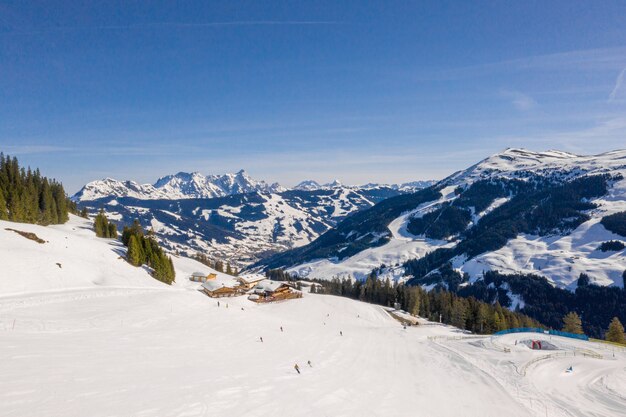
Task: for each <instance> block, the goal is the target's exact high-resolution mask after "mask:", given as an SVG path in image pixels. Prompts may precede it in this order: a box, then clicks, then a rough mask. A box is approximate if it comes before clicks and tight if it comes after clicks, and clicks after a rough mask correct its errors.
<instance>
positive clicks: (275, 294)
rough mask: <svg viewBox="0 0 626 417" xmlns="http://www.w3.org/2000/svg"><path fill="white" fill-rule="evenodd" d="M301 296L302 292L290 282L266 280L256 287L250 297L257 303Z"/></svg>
mask: <svg viewBox="0 0 626 417" xmlns="http://www.w3.org/2000/svg"><path fill="white" fill-rule="evenodd" d="M301 297H302V293H301V292H300V291H297V290H296V289H294V287H293V285H291V284H290V283H288V282H282V281H270V280H265V281H262V282H260V283H259V284H257V285H256V286H255V287H254V292H253V294H252V295H250V297H248V299H250V300H252V301H256V302H257V303H267V302H272V301H280V300H288V299H292V298H301Z"/></svg>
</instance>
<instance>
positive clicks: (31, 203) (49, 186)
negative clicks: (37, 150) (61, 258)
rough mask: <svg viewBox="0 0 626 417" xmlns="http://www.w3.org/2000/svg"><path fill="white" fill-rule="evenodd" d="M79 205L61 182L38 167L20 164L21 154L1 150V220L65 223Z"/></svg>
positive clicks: (44, 223)
mask: <svg viewBox="0 0 626 417" xmlns="http://www.w3.org/2000/svg"><path fill="white" fill-rule="evenodd" d="M69 212H72V213H74V212H76V205H75V203H73V202H72V201H70V200H69V199H68V198H67V196H66V195H65V190H64V189H63V185H61V183H59V182H57V181H55V180H54V179H48V178H46V177H43V176H42V175H41V173H40V172H39V170H38V169H36V170H34V171H33V170H31V169H30V168H28V169H24V168H23V167H22V168H20V166H19V163H18V161H17V158H15V157H13V158H11V157H10V156H8V155H7V156H5V155H4V154H3V153H0V220H10V221H14V222H21V223H36V224H42V225H48V224H61V223H65V222H66V221H67V220H68V219H69V217H68V213H69Z"/></svg>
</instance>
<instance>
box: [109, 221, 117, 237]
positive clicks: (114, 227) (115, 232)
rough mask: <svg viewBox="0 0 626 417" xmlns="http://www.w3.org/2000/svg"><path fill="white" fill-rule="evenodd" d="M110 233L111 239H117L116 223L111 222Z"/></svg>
mask: <svg viewBox="0 0 626 417" xmlns="http://www.w3.org/2000/svg"><path fill="white" fill-rule="evenodd" d="M108 235H109V236H108V237H109V238H110V239H117V226H116V225H115V223H109V233H108Z"/></svg>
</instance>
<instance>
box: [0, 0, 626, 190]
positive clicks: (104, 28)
mask: <svg viewBox="0 0 626 417" xmlns="http://www.w3.org/2000/svg"><path fill="white" fill-rule="evenodd" d="M624 22H626V2H624V1H619V2H613V1H605V0H603V1H585V2H581V1H573V0H568V1H523V2H514V1H483V2H469V1H455V2H449V1H390V0H387V1H381V2H374V1H370V2H367V1H336V0H334V1H327V2H326V1H293V2H281V1H271V2H265V1H250V2H238V1H233V0H226V1H217V0H214V1H197V2H196V1H179V2H173V1H162V2H160V1H151V2H148V1H118V2H116V1H102V2H96V1H66V2H54V1H41V2H39V1H28V2H26V1H3V0H0V150H3V151H4V152H5V153H10V154H16V155H18V157H19V158H20V159H21V160H22V161H23V163H24V164H29V165H31V166H38V167H40V168H41V169H42V170H43V171H44V173H46V174H48V175H51V176H54V177H56V178H59V179H60V180H62V181H63V182H64V183H65V185H66V188H67V190H68V191H69V192H74V191H76V190H78V188H79V187H80V186H81V185H82V184H84V183H85V182H87V181H90V180H93V179H97V178H103V177H107V176H111V177H115V178H119V179H135V180H138V181H140V182H153V181H154V180H155V179H156V178H157V177H159V176H162V175H165V174H168V173H174V172H177V171H200V172H203V173H205V174H209V173H223V172H232V171H236V170H238V169H240V168H245V169H246V170H247V171H248V172H249V173H250V174H251V175H253V176H254V177H257V178H261V179H266V180H268V181H279V182H281V183H283V184H286V185H293V184H294V183H296V182H298V181H300V180H302V179H307V178H312V179H315V180H318V181H328V180H331V179H333V178H339V179H340V180H342V181H344V182H347V183H365V182H370V181H375V182H399V181H409V180H415V179H426V178H441V177H443V176H445V175H447V174H449V173H451V172H453V171H455V170H458V169H461V168H464V167H466V166H468V165H469V164H472V163H474V162H476V161H477V160H479V159H481V158H483V157H485V156H487V155H488V154H490V153H493V152H497V151H499V150H501V149H503V148H506V147H527V148H530V149H536V150H545V149H563V150H568V151H572V152H577V153H597V152H603V151H607V150H611V149H616V148H624V147H626V85H623V86H622V81H623V79H624V78H626V75H625V74H624V68H626V24H625V23H624ZM625 84H626V83H625Z"/></svg>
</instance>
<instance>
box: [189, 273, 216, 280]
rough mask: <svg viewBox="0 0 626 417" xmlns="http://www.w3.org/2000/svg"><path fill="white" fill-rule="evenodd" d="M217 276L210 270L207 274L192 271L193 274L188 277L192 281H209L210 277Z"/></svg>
mask: <svg viewBox="0 0 626 417" xmlns="http://www.w3.org/2000/svg"><path fill="white" fill-rule="evenodd" d="M215 278H217V274H215V273H213V272H211V273H209V274H207V273H204V272H194V273H193V274H191V276H190V277H189V280H190V281H194V282H207V281H210V280H212V279H215Z"/></svg>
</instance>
